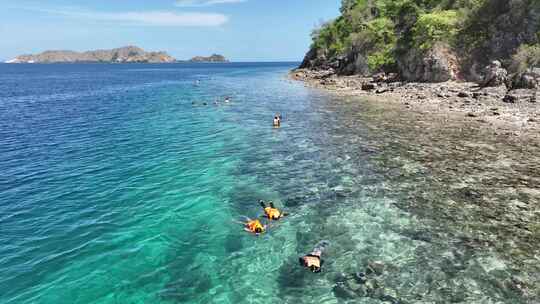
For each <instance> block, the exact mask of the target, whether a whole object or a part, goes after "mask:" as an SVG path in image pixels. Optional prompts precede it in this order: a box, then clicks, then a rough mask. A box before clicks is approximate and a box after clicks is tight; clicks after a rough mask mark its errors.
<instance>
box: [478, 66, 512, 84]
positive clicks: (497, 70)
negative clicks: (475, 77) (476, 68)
mask: <svg viewBox="0 0 540 304" xmlns="http://www.w3.org/2000/svg"><path fill="white" fill-rule="evenodd" d="M507 81H508V72H507V71H506V70H505V69H504V68H503V67H502V64H501V62H500V61H498V60H495V61H493V62H491V64H490V65H488V66H487V67H486V68H485V76H484V79H483V80H482V82H481V83H480V86H482V87H498V86H502V85H505V84H506V82H507Z"/></svg>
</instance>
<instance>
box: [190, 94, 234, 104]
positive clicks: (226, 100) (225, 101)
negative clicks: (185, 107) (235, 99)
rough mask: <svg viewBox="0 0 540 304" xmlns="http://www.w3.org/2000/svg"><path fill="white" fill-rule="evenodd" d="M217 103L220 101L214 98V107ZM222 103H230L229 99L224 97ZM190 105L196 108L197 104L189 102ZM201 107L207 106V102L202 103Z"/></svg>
mask: <svg viewBox="0 0 540 304" xmlns="http://www.w3.org/2000/svg"><path fill="white" fill-rule="evenodd" d="M219 102H220V101H219V100H218V99H217V98H216V99H215V100H214V105H216V106H217V105H219ZM223 102H224V103H230V102H231V97H229V96H225V98H224V99H223ZM191 105H193V106H196V105H197V103H196V102H195V101H193V102H191ZM201 105H203V106H207V105H208V102H206V101H203V102H202V103H201Z"/></svg>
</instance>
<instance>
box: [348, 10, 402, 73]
mask: <svg viewBox="0 0 540 304" xmlns="http://www.w3.org/2000/svg"><path fill="white" fill-rule="evenodd" d="M363 27H364V28H363V30H362V31H359V32H357V33H354V34H352V35H351V37H350V40H349V41H350V44H351V48H353V49H356V50H361V51H362V53H363V54H365V55H366V59H367V62H368V66H369V68H370V69H371V70H372V71H376V70H380V69H382V68H384V67H386V66H389V65H392V64H394V63H395V58H394V49H395V47H396V41H397V37H396V34H395V29H394V23H393V22H392V21H391V20H390V19H388V18H384V17H383V18H377V19H373V20H372V21H370V22H367V23H365V24H364V26H363Z"/></svg>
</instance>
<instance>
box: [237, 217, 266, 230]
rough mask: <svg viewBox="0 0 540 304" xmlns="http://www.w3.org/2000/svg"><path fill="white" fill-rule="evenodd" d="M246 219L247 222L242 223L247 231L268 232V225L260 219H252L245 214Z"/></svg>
mask: <svg viewBox="0 0 540 304" xmlns="http://www.w3.org/2000/svg"><path fill="white" fill-rule="evenodd" d="M245 219H246V221H245V222H241V223H240V224H242V225H243V226H244V230H245V231H247V232H250V233H253V234H256V235H259V234H261V233H264V232H266V225H263V224H262V223H261V221H259V220H258V219H254V220H252V219H250V218H249V217H247V216H245Z"/></svg>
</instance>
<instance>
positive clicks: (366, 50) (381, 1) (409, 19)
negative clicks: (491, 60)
mask: <svg viewBox="0 0 540 304" xmlns="http://www.w3.org/2000/svg"><path fill="white" fill-rule="evenodd" d="M535 5H536V6H538V7H539V8H538V11H540V0H512V1H508V0H342V7H341V16H340V17H339V18H337V19H335V20H333V21H331V22H328V23H326V24H324V25H323V26H321V28H320V29H318V30H316V31H314V34H313V46H312V47H313V48H315V49H316V50H317V53H318V54H322V55H323V56H324V57H325V58H326V59H328V60H332V59H334V58H338V57H340V56H346V55H348V54H351V53H355V54H358V55H361V56H362V57H363V58H364V59H365V60H366V61H367V63H368V65H369V68H370V69H371V70H379V69H384V68H385V67H391V66H393V65H394V63H395V62H396V61H397V59H398V58H400V56H402V55H404V54H406V53H408V52H410V51H411V50H413V51H414V52H415V53H417V54H420V53H422V52H426V51H428V50H430V49H431V48H432V47H433V46H434V45H435V44H436V43H437V42H443V43H445V44H447V45H449V46H450V47H451V48H454V49H455V50H457V51H458V52H459V53H460V54H462V55H463V56H465V57H467V55H469V54H473V53H474V54H476V56H477V57H478V56H480V57H482V54H483V53H489V52H492V51H493V52H495V53H494V54H493V55H494V56H497V59H505V58H506V59H507V58H509V57H510V55H511V54H512V53H514V52H515V49H516V48H517V47H518V46H519V44H520V43H524V42H519V43H518V44H517V45H515V46H512V47H511V48H510V49H508V51H507V52H508V53H505V50H504V49H503V50H502V51H501V50H497V51H494V50H493V47H492V46H493V45H496V42H495V43H493V39H497V37H496V35H495V36H494V32H500V31H503V32H506V33H507V35H506V36H505V37H506V38H504V39H507V38H508V37H513V36H515V35H518V34H520V33H521V32H520V31H522V30H523V29H524V28H527V27H530V26H531V25H532V24H534V23H532V24H531V22H530V20H531V19H530V18H531V17H530V16H529V15H528V14H529V12H530V8H531V7H534V6H535ZM509 12H510V13H509ZM501 14H507V15H506V16H505V18H504V20H506V23H505V24H499V23H497V22H495V20H496V19H497V16H500V15H501ZM533 15H534V14H533ZM533 15H531V16H533ZM527 16H529V17H527ZM527 18H529V19H527ZM532 18H534V17H532ZM508 20H509V21H508ZM527 20H529V21H527ZM537 23H538V24H537V25H538V28H537V29H536V30H535V31H539V34H538V37H535V35H534V34H535V32H534V31H533V33H532V36H533V37H534V38H530V37H531V35H528V36H527V38H520V39H522V40H523V41H525V43H537V42H538V41H540V21H538V22H537ZM509 24H510V25H512V26H508V25H509ZM514 25H515V26H514ZM534 26H536V25H534ZM533 30H534V28H533ZM494 37H495V38H494ZM520 37H523V36H520ZM508 39H510V38H508ZM508 39H507V41H505V42H506V43H508ZM510 40H511V39H510ZM509 44H511V43H509ZM525 49H527V48H524V50H525ZM524 50H522V51H520V52H519V56H524V55H523V54H524V52H525V51H524ZM527 50H529V51H531V49H527ZM516 56H518V55H516ZM471 57H472V56H471ZM484 57H486V58H488V57H489V56H484Z"/></svg>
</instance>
